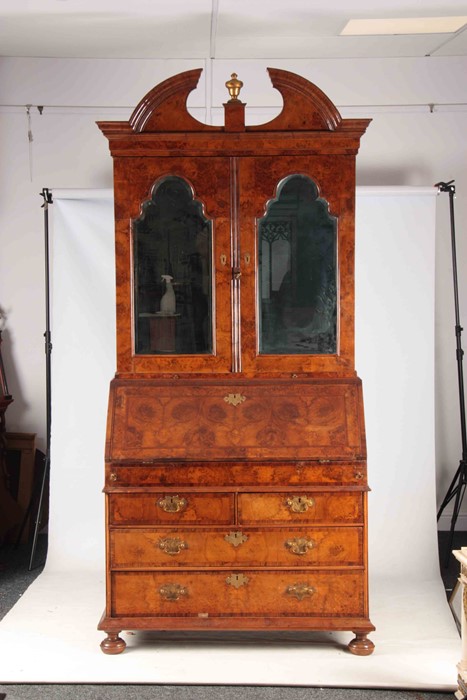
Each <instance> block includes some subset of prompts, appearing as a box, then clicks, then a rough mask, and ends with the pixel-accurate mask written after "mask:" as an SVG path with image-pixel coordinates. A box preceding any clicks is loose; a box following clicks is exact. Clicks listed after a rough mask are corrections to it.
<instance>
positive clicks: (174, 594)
mask: <svg viewBox="0 0 467 700" xmlns="http://www.w3.org/2000/svg"><path fill="white" fill-rule="evenodd" d="M159 593H160V595H161V596H162V598H165V600H179V599H180V598H182V597H183V596H187V595H188V588H186V587H185V586H181V585H180V584H179V583H166V584H165V586H161V587H160V588H159Z"/></svg>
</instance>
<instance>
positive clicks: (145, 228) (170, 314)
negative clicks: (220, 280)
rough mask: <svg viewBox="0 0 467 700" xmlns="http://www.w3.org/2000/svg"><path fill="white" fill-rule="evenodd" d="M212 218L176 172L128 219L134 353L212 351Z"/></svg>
mask: <svg viewBox="0 0 467 700" xmlns="http://www.w3.org/2000/svg"><path fill="white" fill-rule="evenodd" d="M211 248H212V222H211V221H209V219H207V218H206V217H205V215H204V213H203V206H202V203H201V202H200V201H198V200H196V199H195V198H194V195H193V191H192V189H191V187H190V185H189V184H188V183H187V182H186V181H185V180H183V179H182V178H181V177H177V176H172V175H171V176H167V177H164V178H163V179H162V180H160V181H159V182H158V183H156V185H155V187H154V189H153V191H152V196H151V199H149V200H147V201H146V202H144V203H143V205H142V212H141V215H140V216H139V218H138V219H135V220H134V221H133V253H134V305H135V352H136V354H151V355H157V354H167V353H168V354H183V355H192V354H203V353H204V354H206V353H211V352H212V345H213V343H212V311H211V310H212V275H211Z"/></svg>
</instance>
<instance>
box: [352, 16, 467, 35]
mask: <svg viewBox="0 0 467 700" xmlns="http://www.w3.org/2000/svg"><path fill="white" fill-rule="evenodd" d="M465 24H467V16H461V17H402V18H399V19H397V18H388V19H351V20H349V21H348V22H347V24H346V25H345V27H344V29H343V30H342V32H341V36H370V35H390V34H452V33H454V32H457V31H459V30H460V29H462V27H463V26H464V25H465Z"/></svg>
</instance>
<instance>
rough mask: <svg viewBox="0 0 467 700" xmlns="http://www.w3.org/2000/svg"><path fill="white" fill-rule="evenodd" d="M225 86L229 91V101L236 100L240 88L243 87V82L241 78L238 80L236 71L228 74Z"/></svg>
mask: <svg viewBox="0 0 467 700" xmlns="http://www.w3.org/2000/svg"><path fill="white" fill-rule="evenodd" d="M225 87H226V88H227V90H228V91H229V95H230V102H233V101H234V100H238V96H239V94H240V90H241V89H242V87H243V83H242V81H241V80H238V78H237V74H236V73H232V75H231V76H230V80H228V81H227V82H226V84H225Z"/></svg>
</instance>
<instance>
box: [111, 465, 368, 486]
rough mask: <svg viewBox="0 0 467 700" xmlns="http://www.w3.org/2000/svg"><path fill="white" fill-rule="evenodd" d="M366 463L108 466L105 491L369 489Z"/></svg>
mask: <svg viewBox="0 0 467 700" xmlns="http://www.w3.org/2000/svg"><path fill="white" fill-rule="evenodd" d="M366 478H367V477H366V463H365V462H363V461H361V462H337V463H336V462H325V463H319V462H315V463H312V462H292V463H291V464H286V463H280V462H279V463H268V464H258V463H255V462H229V463H227V464H226V463H225V462H223V463H222V462H215V463H213V464H210V463H209V462H203V463H199V462H195V463H191V462H185V463H183V462H171V463H169V464H157V463H154V464H152V465H151V466H148V465H139V464H130V465H125V466H122V465H119V464H109V465H107V474H106V487H107V488H108V489H109V490H112V488H114V487H117V488H119V487H125V486H149V487H151V486H152V487H154V488H160V485H161V484H164V485H165V487H166V488H169V487H173V488H186V487H196V486H199V485H200V484H202V485H203V486H205V487H209V486H221V487H222V486H225V485H226V484H230V483H232V484H235V485H236V486H239V487H242V486H245V487H248V486H249V487H250V488H251V487H252V486H257V485H266V486H275V487H279V488H284V484H287V485H288V486H287V488H293V486H294V485H296V486H307V485H308V484H309V485H310V486H315V487H316V486H318V487H323V488H326V487H329V486H358V487H360V488H362V490H363V489H365V488H366Z"/></svg>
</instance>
